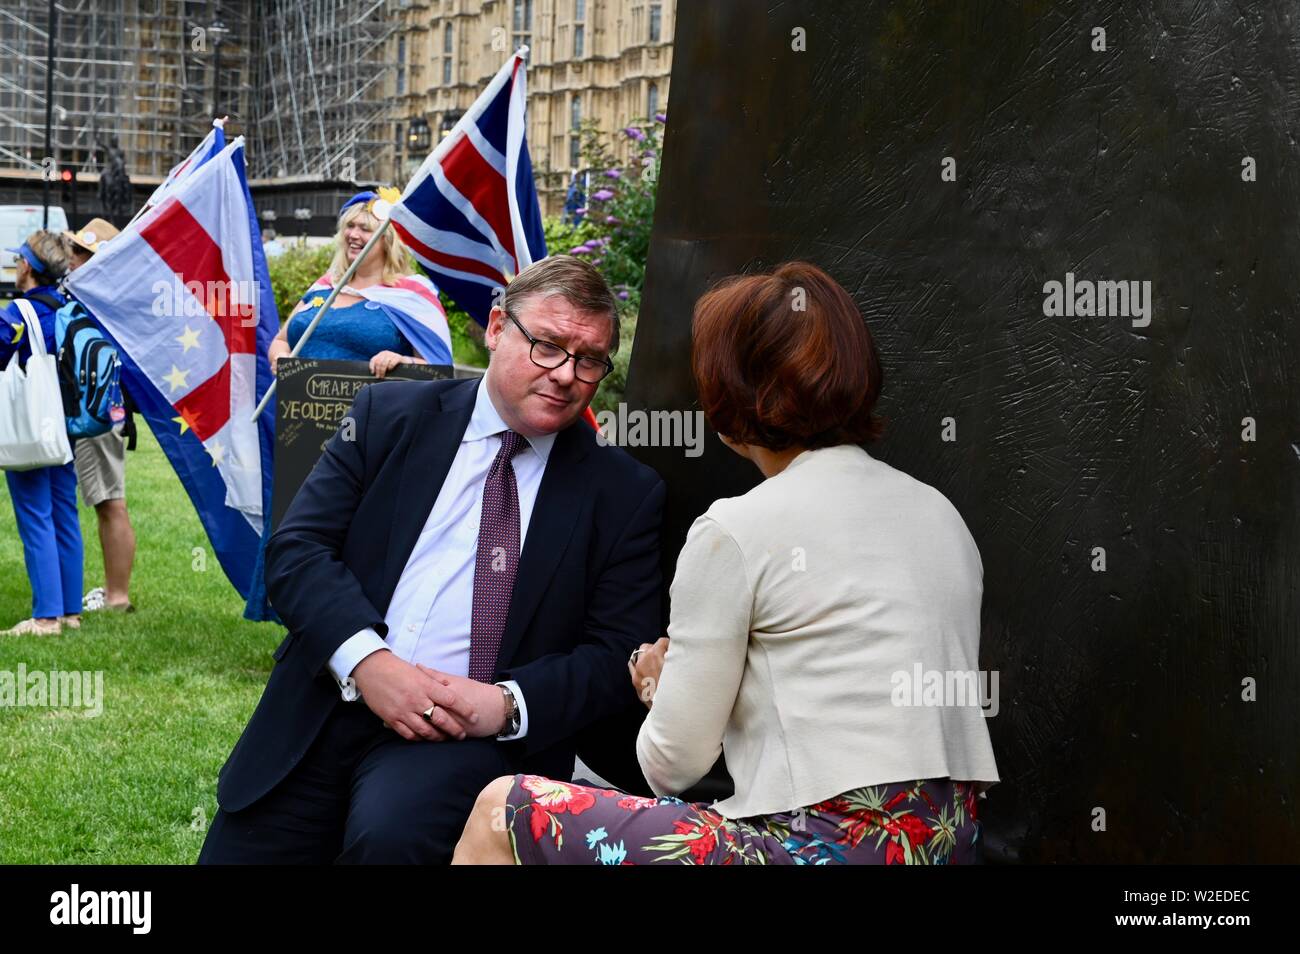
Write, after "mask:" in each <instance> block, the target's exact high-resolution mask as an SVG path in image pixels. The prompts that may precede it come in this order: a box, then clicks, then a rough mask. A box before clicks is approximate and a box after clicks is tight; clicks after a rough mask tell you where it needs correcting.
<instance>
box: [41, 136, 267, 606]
mask: <svg viewBox="0 0 1300 954" xmlns="http://www.w3.org/2000/svg"><path fill="white" fill-rule="evenodd" d="M67 284H68V287H69V288H70V289H71V291H72V292H73V294H75V295H76V296H77V298H78V299H79V300H80V301H81V302H82V304H84V305H85V306H86V307H87V308H88V309H89V310H90V312H91V313H92V314H93V315H94V316H95V317H96V318H97V319H98V320H99V323H100V324H101V326H102V327H103V329H104V331H105V332H106V333H107V334H108V336H109V337H110V338H111V339H112V341H113V342H114V344H115V345H116V346H117V348H118V352H119V354H120V356H121V358H122V363H123V379H124V382H125V384H126V387H127V390H128V391H130V393H131V397H132V398H133V399H134V401H135V403H136V405H137V406H138V407H139V409H140V412H141V414H142V415H143V416H144V418H145V419H146V420H147V421H148V422H149V426H150V428H151V429H152V430H153V433H154V435H155V436H156V437H157V439H158V443H159V444H160V445H162V449H163V451H164V453H166V455H167V458H168V460H169V461H170V462H171V464H172V466H173V467H174V468H175V469H176V473H177V474H178V475H179V476H180V479H181V483H182V484H184V486H185V490H186V492H187V493H188V494H189V496H190V499H191V500H192V501H193V503H194V506H195V508H196V509H197V510H198V514H199V519H200V520H201V521H202V523H203V528H204V530H205V531H206V532H207V535H208V539H209V540H210V541H211V543H212V548H213V551H214V552H215V554H216V556H217V559H218V561H219V562H220V563H221V566H222V568H223V569H224V570H225V572H226V575H227V576H228V577H229V578H230V581H231V583H233V584H234V585H235V588H236V589H237V590H239V592H240V594H241V595H242V596H244V597H245V598H246V599H248V598H249V596H250V593H252V594H254V595H255V596H256V595H257V594H262V593H263V587H262V585H261V584H260V581H259V580H258V579H257V574H258V573H260V572H261V561H260V552H261V548H260V539H261V536H262V534H263V532H264V528H265V520H266V515H267V514H269V512H270V499H271V496H270V495H271V462H272V455H273V448H274V433H273V431H274V422H273V419H272V415H270V414H263V415H261V416H260V417H259V418H258V420H257V421H252V420H251V419H250V418H251V415H252V411H253V408H254V407H255V406H256V405H257V402H258V400H259V398H260V397H261V396H262V394H263V393H265V391H266V389H267V388H268V387H269V386H270V384H271V370H270V366H269V365H268V363H267V360H266V352H267V348H268V346H269V345H270V342H271V339H272V338H273V337H274V336H275V333H276V331H277V330H278V328H279V321H278V319H277V316H276V308H275V297H274V294H273V292H272V290H271V281H270V277H269V275H268V272H267V268H266V256H265V254H264V253H263V252H262V243H261V242H260V241H259V230H258V225H257V219H256V216H255V215H254V212H253V204H252V199H251V197H250V196H249V192H248V182H247V179H246V176H245V170H244V141H243V138H242V137H240V138H238V139H236V140H234V142H232V143H230V144H229V145H227V146H226V147H225V148H224V149H222V150H221V151H220V152H219V153H218V154H217V155H215V156H213V157H211V158H209V159H207V160H206V161H204V162H202V163H200V164H199V165H198V166H197V167H196V168H195V169H193V170H192V171H190V172H189V173H187V174H186V175H184V176H183V177H182V178H181V179H179V180H178V181H176V182H175V183H174V184H173V189H172V191H171V192H170V193H169V194H167V195H165V196H164V198H163V200H162V202H161V203H160V204H158V205H157V206H155V207H154V208H152V209H149V210H148V211H146V212H145V213H144V214H143V215H141V216H140V218H139V219H137V220H136V221H135V222H133V223H132V224H131V225H130V226H129V227H128V228H127V229H125V230H124V231H123V232H122V234H121V235H118V236H117V237H115V238H114V239H113V240H112V241H110V242H108V243H107V244H106V245H105V246H104V248H103V249H101V250H100V251H99V252H98V253H97V254H96V255H95V256H94V257H93V258H92V259H91V260H90V261H89V262H87V263H86V264H85V265H83V266H82V267H81V268H79V269H77V270H76V271H75V272H73V273H72V274H71V275H69V277H68V281H67ZM258 599H259V600H261V599H264V597H262V596H258ZM268 613H269V608H268V607H267V606H265V605H264V604H263V605H261V606H254V605H253V604H252V601H250V604H249V606H248V608H247V609H246V611H245V615H248V616H250V617H251V618H255V619H263V618H267V614H268Z"/></svg>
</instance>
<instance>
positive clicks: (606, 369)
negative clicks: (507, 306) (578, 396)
mask: <svg viewBox="0 0 1300 954" xmlns="http://www.w3.org/2000/svg"><path fill="white" fill-rule="evenodd" d="M505 315H506V317H507V318H509V319H510V320H511V321H513V322H514V323H515V324H516V325H519V330H520V331H522V332H523V333H524V337H525V338H527V339H528V341H529V342H530V343H531V344H532V348H531V350H530V351H529V352H528V357H530V358H531V359H532V361H533V364H535V365H537V366H538V367H539V368H546V369H547V370H548V371H554V370H555V369H556V368H558V367H561V366H563V365H564V364H565V363H566V362H567V361H568V360H569V359H570V358H572V359H573V374H574V377H576V378H577V379H578V380H579V381H582V382H584V383H585V384H599V383H600V382H601V381H602V380H604V378H605V376H606V375H607V374H609V373H610V372H611V371H613V370H614V362H613V361H610V360H609V358H603V359H602V358H593V357H590V356H589V355H585V354H574V353H573V352H571V351H568V350H566V349H564V348H561V347H560V346H559V345H557V344H556V343H555V342H554V341H547V340H545V339H544V338H534V337H533V336H532V335H530V334H529V333H528V329H527V328H525V327H524V326H523V325H521V324H519V319H518V318H516V317H515V316H514V315H512V314H510V312H508V311H507V312H506V313H505Z"/></svg>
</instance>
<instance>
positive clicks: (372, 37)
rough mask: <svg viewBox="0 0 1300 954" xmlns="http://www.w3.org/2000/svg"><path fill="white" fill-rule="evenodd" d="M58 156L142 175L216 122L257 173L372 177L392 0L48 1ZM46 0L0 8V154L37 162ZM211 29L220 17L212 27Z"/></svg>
mask: <svg viewBox="0 0 1300 954" xmlns="http://www.w3.org/2000/svg"><path fill="white" fill-rule="evenodd" d="M56 5H57V27H56V30H55V61H54V77H53V84H54V95H53V102H54V109H53V117H52V149H51V152H52V153H53V158H54V160H55V162H56V163H57V167H58V168H68V167H72V168H74V169H76V170H77V171H78V172H87V173H95V172H98V171H99V170H100V168H101V166H102V164H103V163H104V161H105V154H106V153H105V151H106V150H107V149H108V148H110V146H113V145H116V147H118V148H120V149H121V150H122V152H123V154H124V156H125V160H126V169H127V172H128V173H129V174H130V175H131V177H132V178H133V179H135V180H137V181H148V180H149V179H156V178H158V177H161V176H164V175H166V173H167V171H168V170H169V169H170V168H171V167H172V166H173V165H175V164H176V163H177V162H178V161H180V159H181V158H183V157H184V156H185V155H186V154H187V153H189V151H190V150H191V149H193V148H194V146H195V145H196V144H197V143H198V141H199V140H200V139H201V138H202V137H203V136H204V135H206V133H207V131H208V129H209V128H210V127H211V120H212V118H213V117H214V115H217V114H221V115H229V116H230V122H229V123H228V124H227V126H226V129H227V132H228V133H230V134H232V135H240V134H242V135H244V136H246V138H247V139H248V145H249V148H248V162H249V167H250V174H251V176H252V177H253V178H266V179H271V178H275V179H298V180H299V181H312V180H334V181H337V180H350V181H358V180H361V181H374V180H378V179H380V178H382V173H383V172H384V171H386V170H387V169H388V168H390V167H391V163H392V156H391V153H392V149H393V139H392V136H391V135H390V131H391V129H392V128H393V127H392V119H391V116H390V100H389V98H388V92H387V87H386V82H387V80H388V79H389V78H390V73H391V72H392V71H393V69H394V68H395V64H394V63H393V62H392V61H391V60H390V59H389V47H390V46H391V44H390V43H389V40H390V38H391V37H392V36H393V34H394V33H395V32H396V31H397V30H398V29H399V21H398V20H397V19H395V18H393V17H391V16H390V14H389V11H388V6H389V0H57V4H56ZM49 7H50V3H49V0H3V6H0V59H3V61H4V64H5V65H4V69H3V71H2V72H0V167H5V168H9V169H14V170H19V171H26V172H28V173H30V174H33V175H38V174H40V172H41V171H42V169H43V168H45V167H46V166H47V165H48V163H45V160H46V159H47V156H46V147H45V112H46V95H45V87H46V50H47V41H48V37H49V33H48V29H47V24H48V16H49ZM214 27H215V29H214Z"/></svg>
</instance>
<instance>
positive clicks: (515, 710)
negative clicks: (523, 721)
mask: <svg viewBox="0 0 1300 954" xmlns="http://www.w3.org/2000/svg"><path fill="white" fill-rule="evenodd" d="M496 685H497V686H499V687H500V688H501V693H502V695H504V696H505V700H506V721H505V722H504V723H503V724H502V726H501V731H500V732H498V733H497V738H498V739H502V738H507V737H509V736H512V735H514V734H515V733H517V732H518V731H519V702H518V701H517V700H516V699H515V694H514V693H513V692H511V691H510V687H509V686H502V685H501V683H499V682H498V683H497V684H496Z"/></svg>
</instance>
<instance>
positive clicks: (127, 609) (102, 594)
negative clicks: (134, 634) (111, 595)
mask: <svg viewBox="0 0 1300 954" xmlns="http://www.w3.org/2000/svg"><path fill="white" fill-rule="evenodd" d="M81 605H82V608H83V609H84V610H85V612H87V613H98V612H100V611H102V610H109V611H110V612H114V613H134V612H135V606H134V604H132V603H131V601H130V600H127V601H126V602H125V603H110V602H109V601H108V593H107V591H105V589H104V588H103V587H102V586H97V587H95V588H94V589H93V590H91V591H90V592H89V593H87V594H86V595H85V597H83V598H82V600H81Z"/></svg>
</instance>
